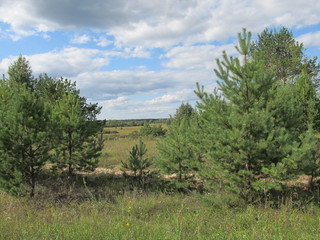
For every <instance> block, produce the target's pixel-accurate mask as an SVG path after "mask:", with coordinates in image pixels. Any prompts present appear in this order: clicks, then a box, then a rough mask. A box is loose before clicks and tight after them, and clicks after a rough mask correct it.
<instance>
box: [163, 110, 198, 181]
mask: <svg viewBox="0 0 320 240" xmlns="http://www.w3.org/2000/svg"><path fill="white" fill-rule="evenodd" d="M195 117H196V114H195V111H194V109H193V108H192V107H191V106H190V105H189V104H182V105H181V106H180V107H179V108H178V109H177V111H176V114H175V116H174V117H173V118H171V120H170V122H171V123H170V125H169V131H168V133H167V135H166V137H165V138H164V139H163V140H161V141H160V142H159V143H158V145H157V148H158V150H159V153H160V160H159V161H158V163H159V166H160V168H162V169H163V170H164V172H166V173H170V174H171V173H177V174H178V179H179V181H181V180H182V175H183V174H185V173H192V172H194V170H195V169H196V165H197V164H196V163H197V159H196V155H195V153H194V151H193V148H192V144H191V137H190V129H191V123H192V120H193V118H195Z"/></svg>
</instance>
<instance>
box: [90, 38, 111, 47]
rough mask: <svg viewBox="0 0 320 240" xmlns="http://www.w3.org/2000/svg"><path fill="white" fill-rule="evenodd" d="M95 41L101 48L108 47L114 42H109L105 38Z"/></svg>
mask: <svg viewBox="0 0 320 240" xmlns="http://www.w3.org/2000/svg"><path fill="white" fill-rule="evenodd" d="M94 41H95V42H97V45H98V46H100V47H107V46H109V45H110V44H111V43H112V41H110V40H108V39H107V38H105V37H99V38H98V39H95V40H94Z"/></svg>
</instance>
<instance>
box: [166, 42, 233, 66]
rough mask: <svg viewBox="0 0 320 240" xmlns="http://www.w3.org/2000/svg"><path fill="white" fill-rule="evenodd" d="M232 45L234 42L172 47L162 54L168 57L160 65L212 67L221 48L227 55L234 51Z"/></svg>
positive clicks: (220, 53) (218, 56)
mask: <svg viewBox="0 0 320 240" xmlns="http://www.w3.org/2000/svg"><path fill="white" fill-rule="evenodd" d="M234 46H235V44H228V45H223V46H215V45H202V46H182V47H174V48H172V49H170V50H169V51H168V52H167V53H166V54H164V55H163V56H162V57H163V58H166V59H168V60H167V61H164V62H163V63H162V65H163V66H165V67H167V68H177V69H207V70H209V69H213V67H214V66H215V59H217V58H220V57H221V55H222V51H223V50H226V51H227V53H228V54H229V55H233V54H235V53H236V49H235V47H234Z"/></svg>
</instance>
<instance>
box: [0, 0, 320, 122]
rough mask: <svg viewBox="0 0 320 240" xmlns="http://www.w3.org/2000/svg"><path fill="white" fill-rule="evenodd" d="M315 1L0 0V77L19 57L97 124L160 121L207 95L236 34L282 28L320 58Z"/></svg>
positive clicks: (318, 8)
mask: <svg viewBox="0 0 320 240" xmlns="http://www.w3.org/2000/svg"><path fill="white" fill-rule="evenodd" d="M319 13H320V1H305V0H281V1H279V0H152V1H150V0H53V1H50V0H0V71H1V73H6V72H7V69H8V66H9V65H10V63H12V62H13V61H14V60H15V59H16V58H17V56H19V55H20V54H21V55H23V56H25V57H26V58H27V59H28V60H29V62H30V64H31V66H32V69H33V73H34V75H35V76H37V75H38V74H40V73H43V72H45V73H48V74H49V75H50V76H52V77H61V76H62V77H65V78H69V79H71V80H73V81H76V82H77V86H78V88H80V90H81V95H83V96H85V97H86V98H88V100H89V101H92V102H98V103H99V104H100V105H101V106H103V110H102V114H101V116H100V118H102V119H135V118H166V117H168V116H169V114H172V113H174V112H175V109H176V108H177V107H178V106H179V105H180V104H181V103H182V102H189V103H191V104H194V103H195V101H196V100H197V98H196V96H195V95H194V93H193V90H194V89H195V84H196V82H199V83H200V84H202V85H204V86H205V87H206V89H207V90H208V91H211V90H212V89H213V88H214V87H215V80H216V78H215V76H214V72H213V68H214V67H215V59H216V58H218V57H220V56H221V52H222V50H226V51H227V52H228V53H229V54H235V49H234V45H235V44H236V40H237V39H236V36H237V33H238V32H240V31H241V29H242V28H243V27H246V28H247V29H248V30H250V31H252V33H253V36H256V35H257V34H258V33H260V32H261V31H262V30H263V29H265V28H266V27H268V28H279V27H281V26H285V27H287V28H289V29H290V30H291V31H292V32H293V34H294V36H295V37H296V38H297V39H298V40H299V41H300V42H303V43H304V46H305V47H306V48H307V51H306V53H307V55H309V56H310V57H312V56H319V57H320V15H319Z"/></svg>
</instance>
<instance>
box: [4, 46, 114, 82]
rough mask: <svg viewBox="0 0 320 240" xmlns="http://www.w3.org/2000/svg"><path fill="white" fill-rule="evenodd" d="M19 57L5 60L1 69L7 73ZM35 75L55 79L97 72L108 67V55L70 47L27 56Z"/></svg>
mask: <svg viewBox="0 0 320 240" xmlns="http://www.w3.org/2000/svg"><path fill="white" fill-rule="evenodd" d="M16 58H17V56H14V57H10V58H5V59H3V60H2V61H1V62H0V69H1V70H2V71H3V72H6V71H7V69H8V67H9V66H10V64H11V63H12V62H13V61H14V60H15V59H16ZM26 58H27V60H29V62H30V65H31V67H32V70H33V72H34V74H35V75H37V74H39V73H48V74H49V75H50V76H53V77H60V76H63V77H74V76H77V75H79V74H80V73H83V72H90V71H96V70H98V69H99V68H100V67H102V66H105V65H108V63H109V59H108V53H106V52H103V51H100V50H97V49H85V48H75V47H68V48H65V49H62V50H60V51H51V52H47V53H41V54H34V55H30V56H26Z"/></svg>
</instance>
